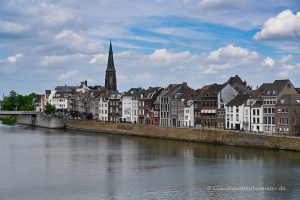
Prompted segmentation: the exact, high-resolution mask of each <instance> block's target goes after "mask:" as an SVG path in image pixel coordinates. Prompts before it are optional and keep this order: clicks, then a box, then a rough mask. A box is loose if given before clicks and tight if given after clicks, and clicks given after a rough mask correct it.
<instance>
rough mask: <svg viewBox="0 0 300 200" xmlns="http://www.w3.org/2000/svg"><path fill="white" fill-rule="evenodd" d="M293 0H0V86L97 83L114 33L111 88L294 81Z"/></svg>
mask: <svg viewBox="0 0 300 200" xmlns="http://www.w3.org/2000/svg"><path fill="white" fill-rule="evenodd" d="M299 9H300V2H299V1H294V0H287V1H278V0H264V1H259V0H252V1H246V0H177V1H176V0H152V1H148V0H131V1H117V0H90V1H88V2H86V1H81V0H69V1H68V0H64V1H59V0H48V1H36V0H31V1H28V0H14V1H1V2H0V93H1V96H2V94H8V93H9V91H11V90H13V89H14V90H16V91H17V92H19V93H21V94H25V93H29V92H37V93H43V92H44V90H45V89H54V87H55V86H57V85H64V84H67V85H77V84H79V83H80V82H81V81H83V80H88V83H89V84H90V85H103V84H104V75H105V69H106V63H107V52H108V44H109V39H110V38H111V39H112V44H113V50H114V57H115V65H116V69H117V81H118V89H119V90H120V91H124V90H127V89H129V88H130V87H138V86H141V87H149V86H167V85H168V84H169V83H181V82H183V81H186V82H188V84H189V85H190V86H191V87H193V88H195V89H197V88H200V87H202V86H203V85H205V84H210V83H214V82H217V83H222V82H224V81H226V80H227V79H228V78H229V77H230V76H233V75H235V74H238V75H240V76H241V78H242V79H244V80H246V81H247V82H248V83H249V84H250V85H252V86H253V87H254V88H255V87H256V86H257V85H260V84H261V83H263V82H272V81H273V80H275V79H286V78H289V79H291V80H292V82H293V83H294V85H295V86H297V87H300V79H299V75H300V60H299V57H300V56H299V53H300V49H299V46H300V13H298V12H299Z"/></svg>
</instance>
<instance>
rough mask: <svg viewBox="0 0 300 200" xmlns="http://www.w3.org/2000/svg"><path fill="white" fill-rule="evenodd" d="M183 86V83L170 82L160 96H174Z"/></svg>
mask: <svg viewBox="0 0 300 200" xmlns="http://www.w3.org/2000/svg"><path fill="white" fill-rule="evenodd" d="M180 87H181V84H170V85H169V86H168V87H167V88H166V89H165V90H164V91H162V93H161V94H160V95H159V96H160V97H172V96H173V95H174V94H175V93H176V92H177V91H178V90H179V89H180Z"/></svg>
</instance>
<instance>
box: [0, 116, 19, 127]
mask: <svg viewBox="0 0 300 200" xmlns="http://www.w3.org/2000/svg"><path fill="white" fill-rule="evenodd" d="M1 120H2V122H3V124H9V125H13V124H15V123H16V122H17V117H16V116H14V115H9V116H5V117H3V118H1Z"/></svg>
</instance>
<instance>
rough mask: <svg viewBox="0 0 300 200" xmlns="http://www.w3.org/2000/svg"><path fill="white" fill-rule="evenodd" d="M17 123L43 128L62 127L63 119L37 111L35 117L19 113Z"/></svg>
mask: <svg viewBox="0 0 300 200" xmlns="http://www.w3.org/2000/svg"><path fill="white" fill-rule="evenodd" d="M17 123H18V124H25V125H32V126H38V127H44V128H64V127H65V121H64V119H63V118H59V117H50V116H47V115H46V114H44V113H38V114H37V115H36V117H34V116H32V115H19V116H18V117H17Z"/></svg>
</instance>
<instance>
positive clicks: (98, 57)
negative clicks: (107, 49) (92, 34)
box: [89, 54, 108, 64]
mask: <svg viewBox="0 0 300 200" xmlns="http://www.w3.org/2000/svg"><path fill="white" fill-rule="evenodd" d="M107 56H108V54H96V55H94V56H93V57H92V59H91V60H90V61H89V63H90V64H96V63H103V62H104V61H105V60H107Z"/></svg>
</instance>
